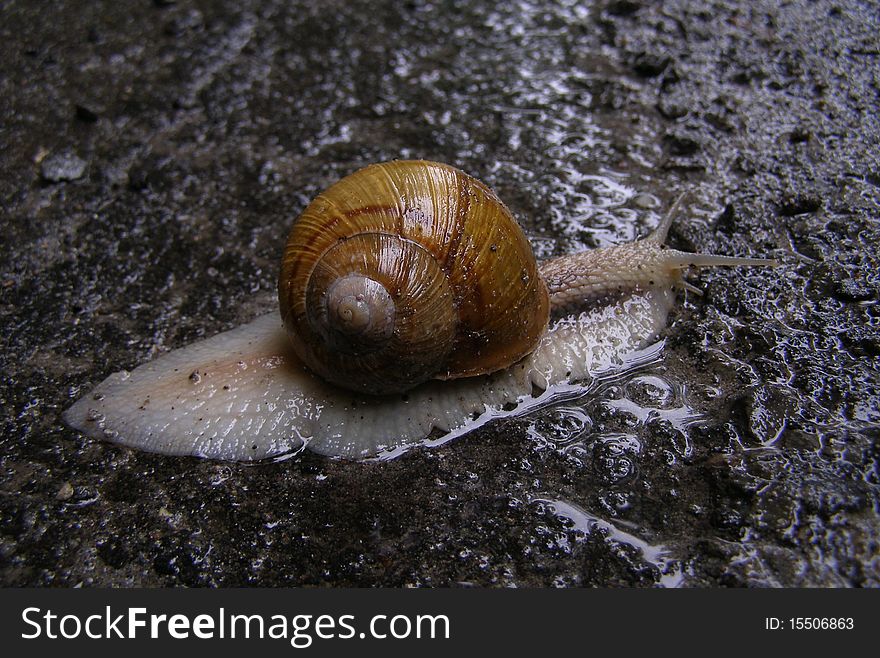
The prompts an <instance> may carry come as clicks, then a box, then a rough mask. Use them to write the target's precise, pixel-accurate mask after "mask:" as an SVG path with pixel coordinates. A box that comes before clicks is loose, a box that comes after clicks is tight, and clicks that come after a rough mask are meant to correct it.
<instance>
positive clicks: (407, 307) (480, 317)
mask: <svg viewBox="0 0 880 658" xmlns="http://www.w3.org/2000/svg"><path fill="white" fill-rule="evenodd" d="M279 302H280V307H281V314H282V318H283V319H284V324H285V327H286V328H287V331H288V335H289V336H290V337H291V340H292V342H293V345H294V348H295V350H296V352H297V354H298V355H299V356H300V358H301V359H302V360H303V361H304V362H305V364H306V365H307V366H308V367H309V368H310V369H312V370H314V371H315V372H317V373H318V374H319V375H321V376H322V377H323V378H324V379H326V380H328V381H330V382H333V383H336V384H338V385H340V386H343V387H345V388H350V389H354V390H357V391H361V392H369V393H392V392H399V391H404V390H407V389H409V388H412V387H414V386H416V385H417V384H419V383H421V382H423V381H425V380H427V379H431V378H441V379H451V378H457V377H464V376H472V375H477V374H482V373H487V372H494V371H496V370H499V369H501V368H505V367H507V366H509V365H511V364H512V363H514V362H515V361H517V360H519V359H520V358H521V357H522V356H523V355H525V354H527V353H529V352H530V351H531V350H532V349H533V348H534V346H535V345H536V344H537V342H538V340H539V339H540V337H541V335H542V334H543V332H544V330H545V328H546V325H547V318H548V317H549V302H548V297H547V290H546V286H545V285H544V283H543V281H542V280H541V279H540V277H539V276H538V272H537V265H536V263H535V259H534V256H533V254H532V250H531V246H530V244H529V242H528V239H527V238H526V237H525V235H524V234H523V232H522V230H521V229H520V228H519V226H518V225H517V223H516V221H515V220H514V219H513V217H512V215H511V214H510V211H508V210H507V208H506V207H505V206H504V204H503V203H501V201H500V200H499V199H498V197H497V196H495V194H494V193H493V192H492V191H491V190H490V189H489V188H488V187H486V186H485V185H483V184H482V183H480V182H479V181H477V180H476V179H474V178H471V177H470V176H468V175H467V174H464V173H463V172H461V171H459V170H457V169H455V168H453V167H450V166H448V165H442V164H439V163H434V162H426V161H395V162H388V163H382V164H378V165H371V166H369V167H366V168H365V169H362V170H360V171H357V172H355V173H354V174H352V175H350V176H348V177H346V178H344V179H342V180H341V181H339V182H338V183H336V184H335V185H333V186H331V187H330V188H329V189H327V190H326V191H325V192H324V193H322V194H320V195H319V196H318V197H317V198H316V199H315V200H314V201H313V202H312V203H311V204H310V205H309V207H308V208H306V210H305V211H303V213H302V215H300V217H299V218H298V219H297V221H296V222H295V223H294V226H293V229H292V230H291V234H290V238H289V240H288V244H287V247H286V249H285V253H284V258H283V260H282V267H281V274H280V277H279Z"/></svg>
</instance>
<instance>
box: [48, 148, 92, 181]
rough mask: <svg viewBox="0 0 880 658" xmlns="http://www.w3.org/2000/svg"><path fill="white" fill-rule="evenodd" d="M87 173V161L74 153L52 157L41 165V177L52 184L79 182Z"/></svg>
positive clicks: (64, 153) (58, 154) (57, 154)
mask: <svg viewBox="0 0 880 658" xmlns="http://www.w3.org/2000/svg"><path fill="white" fill-rule="evenodd" d="M85 172H86V161H85V160H83V159H82V158H80V157H79V156H77V155H76V154H74V153H70V152H63V153H56V154H55V155H50V156H49V157H47V158H46V159H45V160H43V162H42V163H41V165H40V175H41V176H42V177H43V180H46V181H49V182H50V183H60V182H63V181H71V180H77V179H78V178H82V177H83V174H85Z"/></svg>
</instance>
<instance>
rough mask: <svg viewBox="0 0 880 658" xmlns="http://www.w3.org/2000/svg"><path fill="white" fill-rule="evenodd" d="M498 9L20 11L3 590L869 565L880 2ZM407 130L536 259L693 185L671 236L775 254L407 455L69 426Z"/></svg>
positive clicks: (879, 329)
mask: <svg viewBox="0 0 880 658" xmlns="http://www.w3.org/2000/svg"><path fill="white" fill-rule="evenodd" d="M494 4H495V3H479V2H473V1H462V2H450V3H430V2H421V1H414V2H400V3H398V2H380V3H377V2H362V3H352V2H321V3H310V2H282V1H281V0H275V1H271V0H270V1H269V2H258V1H256V0H244V1H235V2H231V1H228V2H186V1H183V0H181V1H179V2H173V1H167V0H166V1H163V2H158V1H157V2H153V3H150V2H139V3H117V2H104V3H98V2H96V3H76V2H69V3H55V4H53V5H52V6H51V7H46V6H42V5H40V6H38V5H37V4H36V3H30V2H8V3H5V4H4V6H3V8H2V9H0V43H2V44H3V45H2V52H3V57H2V58H0V115H2V116H3V121H2V125H0V144H2V147H0V198H2V208H3V214H2V219H0V235H2V244H3V249H2V254H0V346H2V347H0V349H2V351H0V364H2V368H0V373H2V374H0V404H2V406H0V442H2V451H0V453H2V456H0V574H2V577H0V582H2V583H3V584H4V585H41V586H62V587H71V586H75V585H84V586H99V585H104V586H108V585H110V586H128V585H146V586H182V585H186V586H214V585H217V586H238V585H273V586H274V585H332V586H339V585H357V586H375V585H387V586H409V585H416V586H440V585H443V586H445V585H476V586H509V585H516V586H585V585H595V586H610V585H633V586H654V585H658V584H662V585H684V586H697V587H700V586H718V585H724V586H727V585H730V586H797V585H807V586H877V585H878V584H880V557H878V552H880V551H878V541H880V537H878V534H880V506H878V503H880V482H878V480H880V476H878V466H877V462H878V447H877V441H878V433H880V432H878V428H880V411H878V409H880V404H878V401H880V393H878V365H877V364H878V355H880V312H878V299H880V281H878V272H880V262H878V254H877V245H878V243H880V230H878V216H880V149H878V144H880V129H878V128H880V126H878V115H877V111H876V108H877V106H878V100H880V99H878V93H880V84H878V82H880V81H878V77H880V66H878V57H880V40H878V37H877V34H878V27H880V25H878V11H877V6H876V5H875V4H873V3H869V2H865V3H856V2H848V3H843V2H839V3H838V2H829V1H824V0H823V1H817V2H807V1H806V0H800V1H798V0H796V1H793V2H789V3H785V4H784V6H781V7H780V6H779V4H780V3H776V2H745V1H741V2H735V1H724V0H716V1H712V2H706V3H699V6H698V3H690V2H666V3H662V7H660V6H659V5H660V3H649V2H639V1H634V0H613V1H599V2H592V3H579V2H555V3H551V2H545V3H530V2H515V3H499V4H501V5H503V6H499V7H493V6H492V5H494ZM655 5H656V6H655ZM414 157H419V158H428V159H434V160H439V161H443V162H448V163H450V164H453V165H455V166H458V167H460V168H462V169H464V170H465V171H468V172H469V173H471V174H473V175H475V176H477V177H479V178H481V179H482V180H484V181H485V182H487V183H488V184H489V185H490V186H491V187H493V188H494V189H495V190H496V191H497V192H498V194H499V195H500V196H501V198H503V199H504V200H505V202H506V203H507V204H508V205H509V206H510V208H511V210H512V211H513V212H514V214H515V215H516V216H517V218H518V219H519V220H520V221H521V223H522V224H523V226H524V228H525V229H526V231H527V233H528V234H529V236H530V237H531V238H532V240H533V243H534V245H535V247H536V251H537V253H538V254H539V256H542V257H546V256H549V255H552V254H559V253H566V252H568V251H571V250H573V249H579V248H584V247H594V246H597V245H604V244H611V243H614V242H623V241H627V240H630V239H632V238H633V237H635V236H636V235H638V234H644V233H645V232H647V231H648V230H649V229H650V228H651V227H652V226H654V225H655V224H656V222H657V221H658V219H659V216H660V215H661V214H662V212H663V210H664V209H665V208H666V207H668V206H669V204H670V203H671V201H672V200H673V199H674V198H675V197H676V196H678V194H680V193H682V192H686V193H687V194H688V197H687V201H686V205H687V207H688V219H687V221H683V222H679V223H677V224H676V225H675V226H674V227H673V231H672V233H671V236H670V244H672V245H673V246H675V247H678V248H682V249H688V250H694V251H706V252H715V253H722V254H731V255H753V256H772V257H775V258H777V259H778V260H779V261H780V263H781V267H778V268H775V269H749V270H746V269H741V270H724V271H722V270H718V271H707V272H704V273H701V274H700V276H699V277H698V278H696V279H694V280H693V282H694V283H695V285H698V287H700V288H701V289H702V290H703V291H704V294H703V295H702V296H695V295H688V296H687V299H685V298H684V295H683V296H682V300H681V304H680V306H679V308H678V310H677V311H676V312H675V315H674V316H673V318H671V323H670V326H669V327H668V329H667V331H666V332H665V333H664V335H663V336H661V337H660V338H661V339H662V340H663V344H662V349H660V350H659V351H658V353H657V355H656V358H653V359H652V360H651V361H650V362H649V363H647V364H645V365H643V366H642V367H641V368H639V369H637V370H635V371H629V372H626V373H622V374H620V375H618V376H614V377H609V378H607V379H605V380H603V381H602V382H600V383H598V384H596V385H594V386H593V387H591V388H589V389H585V390H584V392H583V394H582V395H580V396H579V397H577V398H575V399H571V400H564V401H559V402H558V403H557V404H555V405H552V406H550V407H547V408H545V409H541V410H538V411H535V412H533V413H531V414H529V415H526V416H523V417H517V418H511V419H507V420H504V421H500V422H495V423H491V424H489V425H487V426H485V427H484V428H482V429H480V430H479V431H476V432H473V433H471V434H469V435H467V436H464V437H461V438H459V439H457V440H455V441H451V442H449V443H447V444H445V445H442V446H439V447H433V448H420V449H416V450H413V451H410V452H408V453H407V454H405V455H404V456H402V457H400V458H398V459H395V460H392V461H387V462H370V463H350V462H344V461H333V460H328V459H325V458H321V457H318V456H315V455H312V454H309V453H303V454H302V455H298V456H297V457H295V458H293V459H290V460H288V461H285V462H281V463H274V464H262V465H258V466H243V465H239V464H230V463H218V462H210V461H205V460H198V459H191V458H186V459H182V458H171V457H163V456H157V455H151V454H144V453H140V452H136V451H132V450H128V449H125V448H120V447H116V446H113V445H110V444H106V443H101V442H96V441H94V440H91V439H87V438H85V437H83V436H82V435H80V434H78V433H77V432H75V431H73V430H71V429H69V428H67V427H65V426H64V425H63V423H62V421H61V412H62V410H63V409H64V408H66V407H67V406H69V405H70V404H71V403H72V401H73V400H74V399H76V398H77V397H79V396H80V395H82V394H84V393H86V392H87V391H88V390H89V389H90V388H91V387H92V386H93V385H95V384H97V383H98V382H100V381H101V380H102V379H103V378H104V377H106V376H107V375H109V374H110V373H112V372H114V371H117V370H120V369H122V368H132V367H134V366H136V365H138V364H139V363H142V362H144V361H145V360H147V359H149V358H151V357H152V356H154V355H155V354H157V353H159V352H164V351H167V350H169V349H172V348H174V347H179V346H182V345H185V344H188V343H190V342H192V341H194V340H197V339H198V338H199V337H203V336H208V335H211V334H213V333H216V332H218V331H221V330H224V329H228V328H231V327H233V326H236V325H237V324H239V323H241V322H244V321H247V320H249V319H251V318H253V317H255V316H256V315H257V314H259V313H261V312H264V311H267V310H270V309H271V308H272V307H273V305H274V297H273V295H274V286H275V277H276V276H277V268H278V260H279V258H280V254H281V250H282V246H283V242H282V241H283V240H284V238H285V236H286V234H287V232H288V230H289V226H290V222H291V221H292V219H293V218H294V217H295V216H296V214H297V213H298V212H299V211H300V210H301V209H302V208H303V207H304V206H305V205H306V204H307V203H308V201H309V199H310V198H312V196H313V195H314V194H316V193H317V192H318V191H319V190H321V189H322V188H324V187H326V186H327V185H329V184H330V183H332V182H333V181H335V180H337V179H338V178H339V177H341V176H342V175H345V174H347V173H349V172H351V171H354V170H355V169H357V168H359V167H361V166H363V165H365V164H367V163H370V162H376V161H381V160H387V159H391V158H414Z"/></svg>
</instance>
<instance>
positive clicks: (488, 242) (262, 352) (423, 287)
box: [64, 161, 772, 461]
mask: <svg viewBox="0 0 880 658" xmlns="http://www.w3.org/2000/svg"><path fill="white" fill-rule="evenodd" d="M674 214H675V213H674V209H673V211H670V213H669V214H668V215H667V218H666V219H665V220H664V221H663V223H662V224H661V225H660V226H659V227H658V228H657V229H656V230H655V231H654V232H653V233H652V234H651V235H650V236H648V237H646V238H644V239H642V240H638V241H636V242H633V243H628V244H624V245H619V246H614V247H608V248H604V249H595V250H591V251H586V252H581V253H577V254H572V255H569V256H563V257H560V258H556V259H552V260H549V261H545V262H543V263H541V264H537V263H535V261H534V258H533V257H532V256H531V249H530V248H529V245H528V241H527V239H526V238H525V236H524V235H523V234H522V231H521V230H520V229H519V227H518V226H517V225H516V222H515V221H514V220H513V218H512V217H511V216H510V213H509V211H507V209H506V208H505V207H504V205H503V204H502V203H501V201H500V200H498V199H497V197H496V196H495V195H494V193H492V192H491V190H489V188H487V187H486V186H485V185H483V184H482V183H479V182H478V181H476V180H475V179H473V178H471V177H469V176H467V175H466V174H463V173H462V172H460V171H458V170H456V169H454V168H452V167H449V166H447V165H440V164H437V163H429V162H422V161H413V162H393V163H385V164H382V165H373V166H371V167H368V168H366V169H364V170H361V171H359V172H356V173H355V174H352V176H350V177H348V178H346V179H343V180H342V181H340V182H339V183H337V184H336V185H334V186H332V187H331V188H329V189H328V190H327V191H326V192H325V193H324V194H322V195H320V196H319V197H317V198H316V199H315V201H314V202H313V203H312V204H310V206H309V207H308V208H307V209H306V210H305V211H304V213H303V214H302V215H301V217H300V218H299V219H298V220H297V222H296V223H295V225H294V228H293V230H292V231H291V234H290V239H289V241H288V246H287V248H286V249H285V253H284V257H283V261H282V267H281V275H280V277H279V303H280V307H281V317H280V318H279V316H278V315H277V314H274V313H273V314H269V315H265V316H262V317H260V318H257V319H256V320H254V321H253V322H251V323H249V324H247V325H243V326H241V327H238V328H236V329H233V330H231V331H227V332H224V333H221V334H218V335H217V336H214V337H213V338H209V339H207V340H203V341H200V342H197V343H195V344H193V345H190V346H188V347H185V348H181V349H178V350H174V351H172V352H170V353H168V354H166V355H163V356H161V357H159V358H157V359H155V360H154V361H151V362H148V363H146V364H144V365H141V366H140V367H138V368H135V369H134V370H133V371H132V372H130V373H129V372H125V371H123V372H119V373H115V374H113V375H110V376H109V377H108V378H107V379H106V380H105V381H104V382H103V383H101V384H100V385H99V386H98V387H97V388H96V389H94V391H92V393H90V394H87V395H86V396H84V397H83V398H81V399H80V400H79V401H77V402H76V403H75V404H74V405H73V406H72V407H71V408H70V409H68V410H67V411H66V412H65V416H64V417H65V420H66V421H67V423H68V424H69V425H71V426H73V427H74V428H76V429H79V430H80V431H82V432H83V433H85V434H87V435H89V436H92V437H95V438H99V439H107V440H111V441H114V442H117V443H121V444H123V445H127V446H131V447H136V448H140V449H143V450H148V451H152V452H160V453H165V454H174V455H197V456H201V457H208V458H214V459H225V460H239V461H251V460H260V459H266V458H273V457H279V456H284V455H288V454H292V453H294V452H296V451H298V450H299V449H301V448H302V447H303V446H306V447H308V448H309V449H311V450H314V451H316V452H319V453H321V454H325V455H332V456H340V457H345V458H352V459H359V458H365V457H372V456H376V455H379V454H391V453H394V452H396V451H399V450H401V449H404V448H405V447H407V446H411V445H414V444H418V443H420V442H423V441H424V440H425V439H426V437H442V436H443V435H446V436H449V435H451V434H455V433H460V432H463V431H466V430H467V428H468V427H470V426H471V425H472V423H474V422H479V421H480V420H481V419H485V418H489V417H492V416H494V415H499V414H502V413H510V410H511V407H522V406H527V405H528V402H529V400H532V399H534V398H533V396H534V395H535V393H540V392H543V391H548V390H552V388H553V387H554V386H558V385H560V384H567V383H569V382H572V381H582V380H587V379H589V378H590V377H591V376H593V375H595V374H596V373H597V372H599V371H604V370H607V369H609V368H614V367H619V365H620V364H621V361H622V359H623V358H624V357H625V356H626V355H628V354H631V353H633V352H636V351H637V350H639V349H641V348H643V347H644V346H645V345H646V344H648V343H649V342H650V341H651V340H653V339H654V338H655V337H656V336H657V334H658V332H659V331H660V330H662V329H663V327H664V326H665V324H666V320H667V316H668V313H669V311H670V310H671V308H672V307H673V305H674V303H675V297H676V293H677V290H678V289H679V288H681V287H688V284H686V283H685V282H684V280H683V278H682V271H683V270H684V269H685V268H688V267H690V266H698V267H699V266H712V265H767V264H771V263H772V261H767V260H763V259H750V258H734V257H726V256H715V255H706V254H689V253H685V252H681V251H677V250H673V249H667V248H664V247H663V242H664V240H665V237H666V232H667V230H668V228H669V224H670V223H671V221H672V219H673V217H674ZM365 248H366V249H368V253H364V251H363V250H364V249H365ZM370 249H372V251H369V250H370ZM407 275H412V276H414V277H415V278H414V279H412V278H408V276H407ZM420 277H422V278H420ZM425 300H427V303H425ZM420 304H421V305H420ZM313 306H314V308H313ZM493 313H494V315H493ZM548 318H550V320H549V322H548ZM322 332H324V333H323V334H322ZM325 357H327V358H331V360H329V361H327V360H325ZM379 357H381V358H379ZM332 358H335V360H332ZM449 380H451V381H449ZM346 389H350V390H346ZM376 393H380V394H381V395H376Z"/></svg>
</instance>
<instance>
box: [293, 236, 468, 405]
mask: <svg viewBox="0 0 880 658" xmlns="http://www.w3.org/2000/svg"><path fill="white" fill-rule="evenodd" d="M454 311H455V300H454V298H453V294H452V290H451V289H450V287H449V283H448V281H447V279H446V277H445V276H444V274H443V272H442V271H441V269H440V267H439V266H438V263H437V262H436V260H434V258H433V256H431V254H430V253H428V252H427V251H426V250H425V249H424V248H423V247H422V246H421V245H419V244H417V243H415V242H412V241H410V240H405V239H403V238H401V237H399V236H396V235H389V234H386V233H362V234H359V235H354V236H352V237H350V238H348V239H346V240H345V241H343V242H340V243H339V244H337V245H336V246H335V247H333V248H332V249H330V250H328V251H327V252H326V253H325V254H324V255H323V256H322V257H321V258H320V259H318V261H317V262H316V264H315V268H314V270H313V271H312V274H311V276H310V277H309V281H308V287H307V291H306V314H307V318H308V322H309V326H310V329H311V330H312V332H313V333H312V335H311V337H310V341H311V342H310V348H311V349H310V353H309V360H308V361H307V365H308V366H309V367H310V368H311V369H312V370H314V371H316V372H318V374H320V375H321V376H322V377H324V379H326V380H327V381H331V382H333V383H336V384H338V385H340V386H345V387H347V388H352V387H353V385H352V377H353V375H352V371H353V372H355V373H356V376H355V380H356V387H357V388H358V389H359V390H363V391H365V392H376V391H381V392H391V391H396V390H404V389H406V388H410V387H412V386H413V383H412V382H422V381H425V380H427V379H430V378H431V377H432V376H433V375H434V373H436V372H437V370H438V369H439V368H441V367H442V364H443V363H444V362H445V361H446V359H447V356H448V354H449V352H450V350H451V349H452V345H453V342H454V340H455V333H456V329H457V324H458V318H457V315H456V313H455V312H454ZM389 363H394V364H395V365H394V367H393V368H388V367H387V365H386V364H389Z"/></svg>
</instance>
